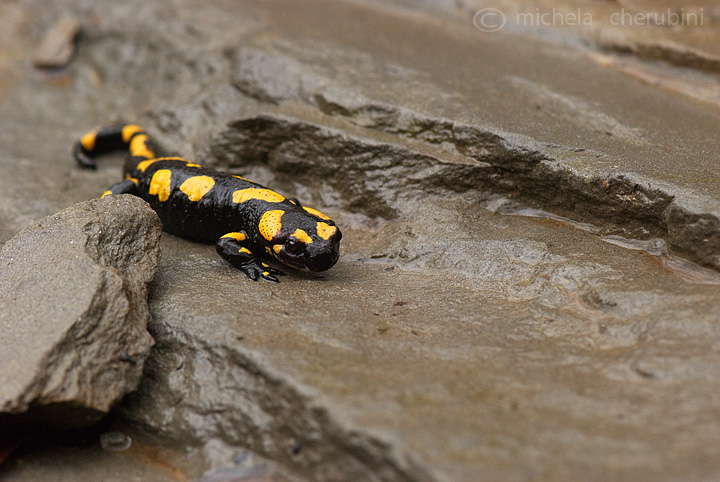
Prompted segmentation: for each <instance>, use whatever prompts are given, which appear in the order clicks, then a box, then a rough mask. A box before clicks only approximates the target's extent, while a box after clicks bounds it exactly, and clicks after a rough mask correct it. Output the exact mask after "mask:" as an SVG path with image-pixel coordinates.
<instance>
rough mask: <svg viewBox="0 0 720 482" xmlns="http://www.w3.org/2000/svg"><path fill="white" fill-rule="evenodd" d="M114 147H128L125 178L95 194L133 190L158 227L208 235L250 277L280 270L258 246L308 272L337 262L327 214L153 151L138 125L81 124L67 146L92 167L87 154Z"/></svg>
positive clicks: (195, 237) (336, 235)
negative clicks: (84, 128) (83, 128)
mask: <svg viewBox="0 0 720 482" xmlns="http://www.w3.org/2000/svg"><path fill="white" fill-rule="evenodd" d="M119 149H127V150H129V152H130V157H129V159H128V161H127V162H126V164H125V168H124V174H125V180H124V181H122V182H119V183H117V184H115V185H113V186H112V187H111V188H110V189H109V190H107V191H105V193H104V194H103V196H107V195H110V194H123V193H127V194H134V195H136V196H139V197H141V198H142V199H144V200H145V201H147V202H148V203H149V204H150V206H151V207H152V208H153V209H154V210H155V212H157V213H158V215H159V216H160V220H161V221H162V223H163V228H164V229H165V231H167V232H169V233H172V234H175V235H177V236H181V237H183V238H186V239H189V240H192V241H196V242H202V243H215V246H216V249H217V252H218V254H220V256H222V257H223V258H224V259H226V260H228V261H229V262H230V263H232V265H233V266H235V267H236V268H238V269H240V270H242V271H243V272H244V273H245V274H246V275H247V276H248V277H249V278H250V279H252V280H258V279H260V278H261V279H264V280H267V281H275V282H277V280H278V279H277V277H276V275H281V274H284V273H283V272H282V271H280V270H278V269H275V268H271V267H270V266H269V265H267V264H266V263H264V262H262V261H261V257H262V256H263V255H265V254H268V255H270V256H272V257H274V258H276V259H278V260H279V261H281V262H282V263H284V264H286V265H288V266H291V267H293V268H299V269H304V270H308V271H315V272H317V271H325V270H327V269H330V268H331V267H332V266H334V265H335V263H336V262H337V260H338V257H339V254H340V239H341V238H342V233H341V232H340V229H338V227H337V226H336V225H335V223H334V222H333V221H332V220H331V219H330V218H329V217H327V216H326V215H324V214H323V213H321V212H320V211H318V210H316V209H312V208H309V207H305V206H303V205H302V204H300V202H299V201H297V200H296V199H287V198H285V197H284V196H282V195H281V194H278V193H277V192H275V191H273V190H271V189H268V188H266V187H264V186H261V185H260V184H256V183H254V182H251V181H248V180H247V179H245V178H243V177H240V176H232V175H229V174H224V173H221V172H218V171H215V170H213V169H207V168H203V167H201V166H200V165H198V164H194V163H192V162H190V161H187V160H185V159H183V158H181V157H156V156H155V149H154V147H153V145H152V142H151V141H150V138H149V137H148V135H147V134H146V133H145V132H144V131H143V130H142V128H140V127H139V126H136V125H124V126H117V127H107V128H104V129H101V130H97V131H92V132H89V133H87V134H85V135H84V136H82V137H81V138H80V140H79V141H78V142H77V143H76V144H75V146H74V149H73V154H74V156H75V159H76V160H77V161H78V163H80V165H81V166H83V167H86V168H91V169H94V168H95V167H96V166H95V162H94V160H93V157H94V156H97V155H100V154H105V153H108V152H111V151H114V150H119Z"/></svg>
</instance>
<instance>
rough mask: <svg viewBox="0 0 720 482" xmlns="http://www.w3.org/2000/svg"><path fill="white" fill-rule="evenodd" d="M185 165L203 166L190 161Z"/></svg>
mask: <svg viewBox="0 0 720 482" xmlns="http://www.w3.org/2000/svg"><path fill="white" fill-rule="evenodd" d="M185 167H202V166H201V165H200V164H195V163H194V162H188V163H187V164H185Z"/></svg>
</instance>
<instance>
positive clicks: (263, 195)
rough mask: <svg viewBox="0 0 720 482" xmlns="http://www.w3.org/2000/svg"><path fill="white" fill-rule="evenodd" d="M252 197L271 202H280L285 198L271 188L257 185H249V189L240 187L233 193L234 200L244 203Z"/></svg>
mask: <svg viewBox="0 0 720 482" xmlns="http://www.w3.org/2000/svg"><path fill="white" fill-rule="evenodd" d="M251 199H257V200H260V201H267V202H271V203H279V202H282V201H284V200H285V198H284V197H283V196H282V195H280V194H278V193H276V192H275V191H273V190H271V189H258V188H255V187H249V188H247V189H238V190H237V191H235V192H234V193H233V202H235V203H238V204H240V203H244V202H245V201H249V200H251Z"/></svg>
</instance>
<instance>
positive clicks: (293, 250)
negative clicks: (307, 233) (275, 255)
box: [285, 239, 305, 255]
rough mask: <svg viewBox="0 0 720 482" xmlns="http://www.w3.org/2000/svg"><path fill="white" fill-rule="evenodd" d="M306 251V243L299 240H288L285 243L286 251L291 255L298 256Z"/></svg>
mask: <svg viewBox="0 0 720 482" xmlns="http://www.w3.org/2000/svg"><path fill="white" fill-rule="evenodd" d="M304 249H305V243H303V242H302V241H298V240H297V239H288V240H287V242H286V243H285V251H287V252H288V253H290V254H293V255H298V254H300V253H302V252H303V250H304Z"/></svg>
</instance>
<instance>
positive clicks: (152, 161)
mask: <svg viewBox="0 0 720 482" xmlns="http://www.w3.org/2000/svg"><path fill="white" fill-rule="evenodd" d="M158 161H180V162H187V161H186V160H185V159H183V158H182V157H158V158H156V159H148V160H147V161H140V162H138V165H137V169H140V170H141V171H142V172H145V169H147V168H148V167H149V166H150V165H151V164H155V163H156V162H158Z"/></svg>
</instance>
